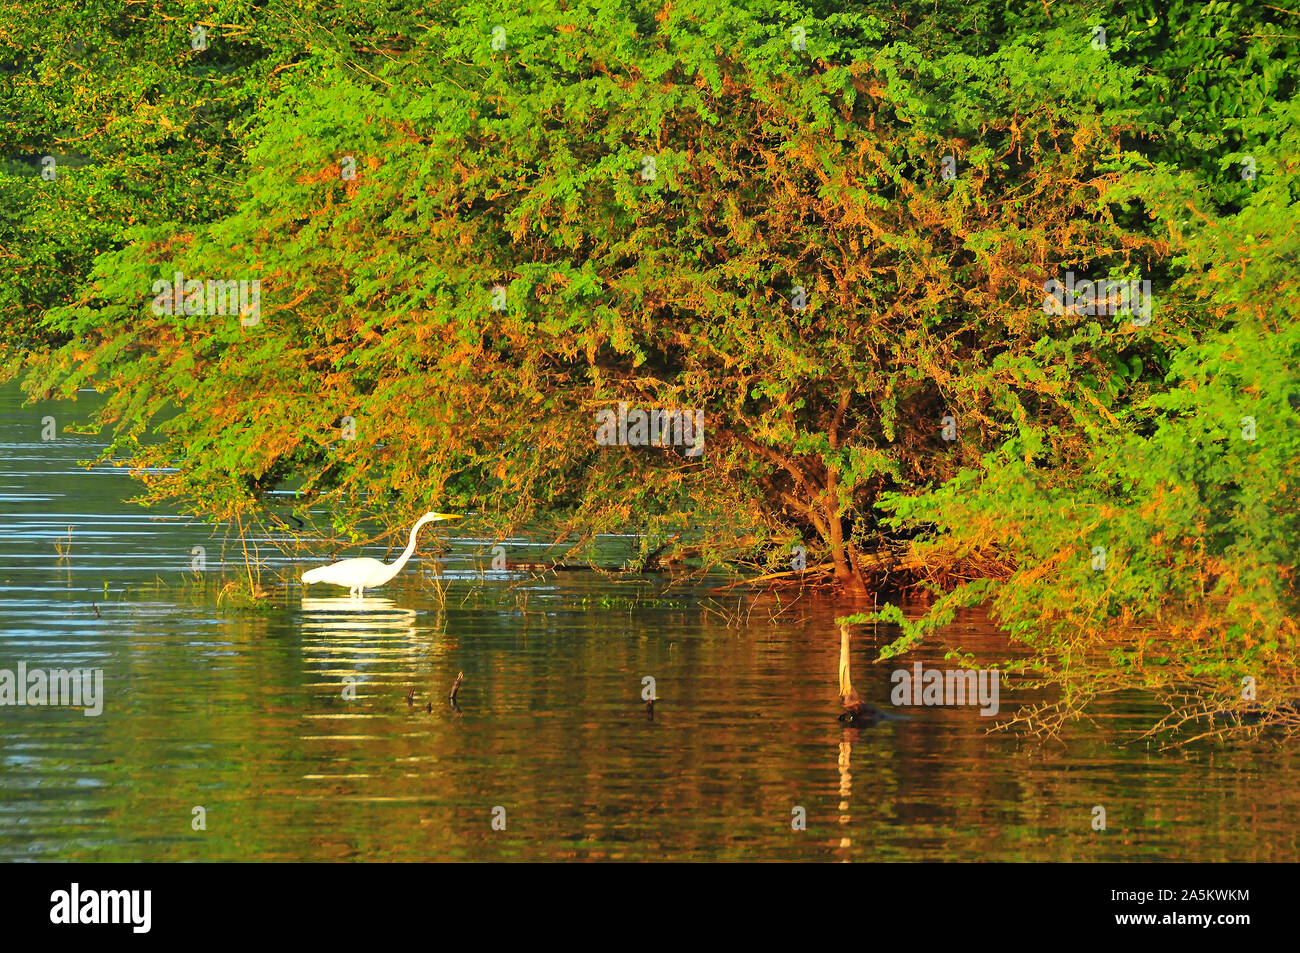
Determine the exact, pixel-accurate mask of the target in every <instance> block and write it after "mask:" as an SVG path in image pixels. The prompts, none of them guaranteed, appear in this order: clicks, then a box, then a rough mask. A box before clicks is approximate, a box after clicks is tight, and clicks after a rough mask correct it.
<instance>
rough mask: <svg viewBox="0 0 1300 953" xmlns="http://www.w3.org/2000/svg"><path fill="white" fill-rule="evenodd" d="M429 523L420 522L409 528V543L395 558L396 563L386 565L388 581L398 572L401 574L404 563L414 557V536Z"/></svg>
mask: <svg viewBox="0 0 1300 953" xmlns="http://www.w3.org/2000/svg"><path fill="white" fill-rule="evenodd" d="M431 522H433V521H432V520H420V521H419V522H418V523H416V524H415V525H414V526H412V527H411V541H410V542H409V543H407V544H406V549H404V550H402V555H400V556H398V557H397V562H395V563H389V564H388V578H389V579H392V578H393V577H394V576H396V575H397V574H398V573H399V572H401V571H402V567H403V566H405V565H406V561H407V560H408V559H410V558H411V556H412V555H414V553H415V537H416V534H418V533H419V532H420V527H422V526H423V525H424V524H425V523H431Z"/></svg>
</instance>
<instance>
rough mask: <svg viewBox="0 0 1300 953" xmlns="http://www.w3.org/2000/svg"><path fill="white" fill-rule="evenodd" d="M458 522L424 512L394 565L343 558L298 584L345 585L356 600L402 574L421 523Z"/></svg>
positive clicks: (310, 572)
mask: <svg viewBox="0 0 1300 953" xmlns="http://www.w3.org/2000/svg"><path fill="white" fill-rule="evenodd" d="M458 519H460V517H459V516H458V515H456V514H454V513H425V514H424V515H423V516H421V517H420V519H419V520H418V521H417V522H416V524H415V525H414V526H412V527H411V541H410V542H409V543H408V544H407V546H406V550H405V552H403V553H402V555H401V556H399V557H398V558H397V562H395V563H390V564H388V565H385V564H384V563H381V562H380V561H379V560H378V559H371V558H370V557H369V556H362V557H360V558H358V559H344V560H340V561H339V562H336V563H331V564H330V565H328V566H321V567H319V568H317V569H309V570H307V571H306V572H305V573H303V574H302V581H303V583H304V584H306V585H308V586H310V585H312V583H317V582H328V583H330V584H331V585H335V586H347V587H348V595H350V596H352V597H353V598H356V599H360V598H361V597H362V595H363V594H364V592H365V590H367V589H374V588H375V587H377V586H382V585H383V584H384V583H386V582H388V581H389V580H390V579H392V578H393V577H394V576H396V575H397V574H398V573H399V572H401V571H402V567H403V566H405V565H406V561H407V560H408V559H410V558H411V554H412V553H414V552H415V536H416V534H417V533H418V532H420V527H422V526H423V525H424V524H425V523H436V522H438V521H439V520H458Z"/></svg>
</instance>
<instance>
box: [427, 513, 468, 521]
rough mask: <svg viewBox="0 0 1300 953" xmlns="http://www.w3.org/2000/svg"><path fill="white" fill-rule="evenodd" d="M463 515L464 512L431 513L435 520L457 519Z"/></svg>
mask: <svg viewBox="0 0 1300 953" xmlns="http://www.w3.org/2000/svg"><path fill="white" fill-rule="evenodd" d="M463 517H464V514H463V513H435V514H433V518H434V519H435V520H458V519H462V518H463Z"/></svg>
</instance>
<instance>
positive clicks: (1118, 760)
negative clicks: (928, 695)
mask: <svg viewBox="0 0 1300 953" xmlns="http://www.w3.org/2000/svg"><path fill="white" fill-rule="evenodd" d="M94 399H95V395H93V394H83V395H82V401H81V402H79V404H78V405H73V404H69V403H50V404H40V405H33V406H28V407H23V406H21V397H20V394H19V393H18V391H17V389H16V388H15V387H13V386H12V385H10V386H8V387H5V388H4V389H3V390H0V669H9V670H16V668H17V665H18V664H19V663H20V662H22V663H25V664H26V666H27V667H28V669H35V668H43V669H52V668H69V667H78V668H99V669H102V670H103V677H104V694H105V699H104V703H103V711H102V714H100V715H99V716H98V717H86V716H85V715H84V714H83V712H82V711H80V710H76V709H72V708H66V707H31V706H22V707H19V706H6V707H0V758H2V759H3V762H2V764H3V767H0V858H2V859H5V860H105V861H107V860H168V861H177V860H208V861H211V860H299V859H306V860H367V861H375V860H398V861H427V860H558V859H580V860H603V859H650V860H661V859H664V860H667V859H678V860H681V859H688V860H702V859H721V860H827V861H847V860H859V861H861V860H1126V859H1131V860H1165V859H1179V860H1295V859H1297V857H1300V851H1298V850H1297V841H1298V840H1300V834H1298V833H1297V832H1298V831H1300V824H1297V821H1298V820H1300V806H1298V805H1297V797H1296V791H1297V787H1298V786H1300V784H1298V782H1300V763H1298V761H1297V756H1296V751H1295V749H1294V746H1293V745H1291V744H1289V743H1282V742H1279V741H1277V740H1270V739H1267V738H1266V739H1263V740H1257V741H1254V742H1234V743H1230V744H1229V743H1220V742H1215V743H1204V744H1200V745H1198V746H1194V747H1192V748H1191V749H1189V750H1179V751H1161V750H1159V749H1158V748H1157V747H1155V746H1151V745H1148V744H1147V743H1146V742H1145V741H1140V740H1139V739H1138V735H1139V733H1140V728H1141V727H1142V726H1143V724H1144V721H1143V718H1142V715H1143V713H1144V712H1143V705H1144V704H1145V703H1144V702H1143V700H1142V699H1138V698H1131V697H1129V698H1110V699H1107V700H1105V702H1104V704H1099V705H1098V707H1097V708H1096V709H1095V710H1094V711H1093V715H1094V719H1093V720H1092V721H1084V722H1079V723H1077V724H1074V725H1072V726H1070V727H1068V728H1067V730H1066V731H1065V732H1064V733H1063V734H1062V735H1061V736H1060V737H1059V738H1056V739H1051V740H1046V741H1040V740H1038V739H1035V738H1031V737H1027V736H1023V735H1017V734H1012V733H1004V732H999V733H992V734H990V733H989V732H988V728H989V724H990V721H991V719H987V718H982V717H980V715H979V713H978V711H977V710H976V709H974V708H917V709H909V710H908V711H909V713H910V714H911V716H912V717H911V720H910V721H897V722H887V723H884V724H882V725H879V726H877V727H874V728H869V729H861V730H857V729H847V728H844V727H842V726H841V725H840V724H839V723H838V722H837V721H836V716H837V714H838V713H839V704H838V697H837V682H836V673H837V663H838V655H839V639H838V632H837V629H836V627H835V626H834V624H833V621H832V620H833V619H834V617H835V615H836V614H842V613H843V612H845V611H846V610H847V608H848V607H846V606H844V605H835V604H833V603H830V602H828V601H825V600H820V601H819V600H818V599H816V598H814V597H813V596H812V595H805V596H803V597H802V598H800V599H799V600H798V601H797V602H795V603H794V604H793V605H788V603H789V602H790V599H791V598H793V597H792V596H786V597H784V598H785V600H786V602H787V605H785V606H782V605H778V603H777V602H776V601H774V600H773V599H771V598H762V599H753V600H750V599H744V598H741V597H738V594H737V591H736V590H732V591H731V592H729V593H728V594H727V595H725V596H721V595H710V594H709V592H708V589H709V588H710V587H712V586H717V585H720V584H721V583H723V582H725V581H727V580H723V579H713V580H709V581H707V582H705V583H703V584H699V583H696V584H692V585H685V584H682V583H679V582H674V580H673V578H672V577H669V576H631V577H629V576H610V575H602V574H598V573H585V572H584V573H559V574H556V575H552V576H548V577H544V578H531V577H530V575H529V574H527V573H522V572H519V573H516V572H499V573H494V572H490V571H489V572H482V571H480V568H479V567H481V566H485V565H487V563H488V562H489V561H490V559H491V554H490V552H489V548H490V546H491V545H492V542H491V541H488V540H483V539H475V538H470V537H469V536H468V534H469V533H471V532H472V529H473V524H472V521H468V522H467V524H466V527H465V529H463V530H457V529H453V530H447V529H446V526H447V524H435V525H434V526H433V527H430V528H429V529H426V531H425V534H424V536H422V545H421V554H422V556H423V557H424V558H423V559H420V560H418V561H417V560H413V561H412V563H411V564H410V565H409V566H408V568H407V569H406V570H404V571H403V573H402V574H401V575H400V576H399V577H398V579H397V580H395V582H394V583H393V584H390V585H389V586H387V587H384V588H383V589H381V590H377V591H374V592H373V593H371V594H369V595H368V596H367V598H366V600H365V601H364V602H363V603H361V604H360V605H358V604H356V603H349V602H348V600H347V599H346V598H338V596H339V595H340V593H339V592H338V591H337V590H330V589H326V588H324V587H319V586H317V587H314V588H312V589H311V590H310V591H306V590H304V589H303V587H302V586H301V585H298V584H297V583H296V582H293V583H292V584H289V583H287V582H279V581H278V580H277V577H278V576H283V578H284V579H285V580H296V577H297V574H298V573H299V572H301V571H302V570H303V569H305V568H308V567H309V566H310V565H313V564H319V563H321V562H324V561H327V560H328V559H329V558H330V556H331V553H330V552H329V551H328V549H327V548H326V547H324V545H322V548H321V551H320V552H319V553H318V554H317V556H316V559H315V561H314V562H313V561H312V560H310V559H307V558H306V557H304V559H303V560H301V561H298V562H294V561H291V560H290V559H289V558H288V557H286V556H283V555H281V554H280V553H279V552H277V551H276V550H275V549H274V548H273V547H270V546H268V545H266V544H265V542H264V543H263V544H262V545H260V546H259V548H258V552H259V555H260V558H261V560H262V570H261V571H262V583H263V585H264V586H265V587H266V588H267V589H269V590H270V591H271V592H272V595H271V597H270V598H269V599H268V600H265V602H266V604H265V605H262V606H259V607H258V608H256V609H252V610H248V609H239V608H237V607H235V606H233V605H232V603H231V601H230V599H229V598H223V597H222V596H221V590H222V586H223V585H224V583H225V582H226V581H228V580H229V579H231V578H232V577H233V575H234V574H237V573H238V572H242V570H243V557H242V554H241V552H240V548H239V546H238V540H237V539H234V540H233V541H232V542H229V543H226V542H224V541H223V535H224V530H219V531H218V532H217V533H216V534H215V535H214V533H213V527H211V526H210V525H204V524H201V523H198V522H192V521H190V520H188V519H187V518H185V517H180V516H177V515H175V514H174V513H170V512H165V511H161V510H157V509H145V508H142V507H139V506H136V505H133V504H130V503H128V502H126V501H127V500H128V499H129V498H130V497H131V496H133V495H134V494H135V493H137V492H138V486H137V485H136V484H134V483H133V482H132V481H131V480H130V478H129V477H128V476H127V474H126V473H124V472H122V471H120V470H114V469H112V468H97V469H93V470H87V469H85V468H84V467H81V466H79V465H78V461H79V460H84V459H87V458H90V457H92V456H94V455H95V453H96V452H97V449H98V447H99V446H100V445H101V444H102V440H101V439H100V438H95V437H84V436H76V435H72V434H68V433H66V432H64V431H63V430H62V427H63V426H64V425H65V424H68V423H72V422H73V421H74V420H76V419H77V418H78V417H79V416H80V415H83V414H84V412H85V406H84V404H85V403H86V402H88V401H93V400H94ZM47 415H49V416H53V417H54V418H55V424H56V427H57V428H58V435H57V437H56V439H53V440H42V419H43V418H44V417H46V416H47ZM430 530H433V532H430ZM456 533H463V534H465V535H464V536H462V537H458V536H456V535H450V534H456ZM607 543H608V547H609V551H610V552H616V551H617V549H618V547H619V545H620V543H621V541H619V540H609V541H607ZM196 546H202V547H204V549H205V552H206V559H207V563H208V568H207V571H206V572H205V573H203V574H202V575H201V576H199V577H196V576H195V574H194V573H191V572H190V571H189V570H190V568H191V562H192V560H193V559H194V547H196ZM223 547H224V548H223ZM439 549H440V552H441V558H440V559H436V558H435V557H434V555H433V554H434V553H435V551H436V550H439ZM368 551H369V552H371V554H373V555H376V556H379V557H380V558H383V557H384V556H385V555H386V553H387V549H386V548H384V547H373V548H371V549H370V550H368ZM510 552H511V556H512V557H513V558H524V557H521V556H519V554H520V553H521V552H522V549H521V547H520V546H518V545H513V544H512V545H511V548H510ZM355 554H356V553H355V552H354V551H349V552H348V555H355ZM434 573H438V574H439V577H440V580H441V584H442V585H443V586H444V587H445V596H440V594H439V589H438V587H437V585H436V584H435V583H436V580H435V576H434ZM341 595H342V596H344V597H346V593H345V592H344V593H341ZM738 598H740V602H739V609H738V602H737V600H738ZM737 611H739V615H740V618H736V613H737ZM894 634H895V633H893V632H890V631H888V630H885V629H882V630H881V631H880V632H878V633H872V632H870V631H867V632H865V633H863V634H862V636H861V637H860V638H857V639H855V642H854V645H853V664H854V682H855V685H856V687H857V688H858V690H859V692H860V693H861V694H862V695H863V696H864V697H865V698H867V699H869V700H871V701H874V702H875V703H877V704H879V705H884V706H888V703H889V702H888V700H889V689H890V682H889V673H890V671H892V670H893V669H894V668H896V667H899V666H898V664H896V663H895V664H891V663H874V664H873V663H872V659H873V658H874V656H875V652H874V649H875V647H877V645H878V644H880V643H883V642H884V641H887V640H888V639H889V638H891V637H893V635H894ZM955 646H960V647H962V648H963V649H965V650H968V651H973V652H975V653H976V656H977V658H987V659H993V658H996V657H997V655H998V653H999V652H1000V651H1002V650H1003V649H1004V648H1005V642H1004V640H1003V639H1002V638H1001V637H1000V636H999V635H998V633H997V631H996V630H995V629H994V628H993V627H992V626H990V625H989V624H988V623H987V622H986V621H985V620H984V619H982V618H981V617H979V616H976V615H972V616H969V617H966V618H963V619H962V620H960V622H959V623H958V624H956V625H954V626H953V627H952V628H951V629H950V630H949V631H947V632H945V633H943V634H942V637H941V638H940V639H938V640H936V641H935V642H934V643H933V644H931V645H927V646H925V647H924V648H923V649H922V650H921V651H920V652H919V653H917V654H916V656H915V660H920V661H922V662H925V663H926V664H927V665H928V666H933V667H939V668H944V667H948V666H947V665H946V664H945V663H944V662H943V653H944V651H945V650H946V649H947V648H949V647H955ZM911 661H913V657H910V656H909V657H908V659H907V663H906V664H910V662H911ZM462 671H463V672H464V681H463V684H462V685H461V688H460V690H459V695H458V703H459V708H460V711H459V712H457V711H455V710H453V708H452V707H451V706H450V705H449V704H448V703H447V693H448V691H449V689H450V688H451V685H452V683H453V681H454V679H455V677H456V674H457V673H458V672H462ZM646 676H649V677H652V678H653V679H655V691H656V693H657V695H658V696H659V698H660V699H661V700H660V701H659V703H658V704H657V705H656V708H655V712H654V716H653V718H650V717H649V715H648V713H647V712H646V710H645V708H644V705H643V702H642V699H641V694H642V690H643V679H644V678H645V677H646ZM411 690H414V692H415V703H414V704H410V703H408V701H407V697H406V696H407V694H408V692H409V691H411ZM1021 702H1022V699H1021V698H1020V697H1019V696H1018V695H1017V694H1016V693H1011V692H1007V691H1004V692H1003V694H1002V698H1001V705H1002V713H1003V714H1004V715H1005V714H1007V713H1009V712H1012V711H1014V710H1015V708H1016V707H1017V706H1018V705H1019V704H1020V703H1021ZM429 704H431V705H432V711H426V705H429ZM1095 806H1101V807H1104V808H1105V811H1106V826H1107V829H1106V830H1105V831H1094V830H1093V829H1092V820H1093V808H1094V807H1095ZM195 808H201V809H202V811H201V812H199V813H198V814H196V811H195ZM797 809H802V813H803V815H804V816H806V829H805V830H795V829H794V825H793V824H792V821H793V819H794V818H795V817H796V816H798V814H799V812H798V810H797ZM200 815H201V816H202V817H203V818H204V819H205V821H206V829H205V830H195V829H194V826H195V818H196V817H198V816H200ZM494 818H495V820H496V823H495V824H494ZM502 827H504V829H501V828H502Z"/></svg>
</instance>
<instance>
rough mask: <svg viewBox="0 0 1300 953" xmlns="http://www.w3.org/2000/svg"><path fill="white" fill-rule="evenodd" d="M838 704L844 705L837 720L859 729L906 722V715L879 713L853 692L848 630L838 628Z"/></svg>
mask: <svg viewBox="0 0 1300 953" xmlns="http://www.w3.org/2000/svg"><path fill="white" fill-rule="evenodd" d="M840 703H841V704H843V705H844V711H843V712H841V714H840V718H839V720H840V721H842V722H844V723H845V724H846V725H853V726H855V727H861V726H863V725H874V724H875V723H876V722H878V721H906V720H907V716H906V715H891V714H890V713H889V712H886V711H881V710H880V709H879V708H877V707H876V706H875V705H873V704H871V702H865V701H863V700H862V699H861V698H860V697H859V696H858V693H857V692H856V691H854V690H853V681H852V679H850V678H849V629H848V626H844V625H842V626H840Z"/></svg>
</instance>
